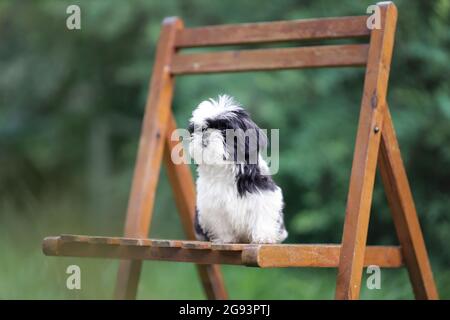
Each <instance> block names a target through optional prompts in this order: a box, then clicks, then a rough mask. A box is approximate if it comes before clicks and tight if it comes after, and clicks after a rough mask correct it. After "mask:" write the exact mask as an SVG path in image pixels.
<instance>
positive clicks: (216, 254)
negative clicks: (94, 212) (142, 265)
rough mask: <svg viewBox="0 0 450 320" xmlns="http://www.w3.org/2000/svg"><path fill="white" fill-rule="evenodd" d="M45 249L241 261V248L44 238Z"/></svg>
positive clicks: (55, 252) (202, 261) (203, 261)
mask: <svg viewBox="0 0 450 320" xmlns="http://www.w3.org/2000/svg"><path fill="white" fill-rule="evenodd" d="M43 251H44V253H45V254H46V255H58V256H66V257H92V258H109V259H127V260H128V259H133V260H136V261H142V260H160V261H178V262H192V263H196V264H231V265H239V264H242V258H241V252H240V251H213V250H204V249H198V248H197V249H187V248H180V247H161V246H143V245H138V244H136V245H134V246H131V245H119V246H117V245H111V244H103V243H102V244H101V243H92V242H89V241H86V242H79V241H73V242H67V241H62V240H61V239H60V238H59V237H48V238H45V239H44V243H43Z"/></svg>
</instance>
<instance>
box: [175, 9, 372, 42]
mask: <svg viewBox="0 0 450 320" xmlns="http://www.w3.org/2000/svg"><path fill="white" fill-rule="evenodd" d="M366 20H367V16H355V17H340V18H322V19H308V20H291V21H276V22H263V23H245V24H234V25H217V26H206V27H197V28H185V29H183V30H180V31H179V32H178V35H177V40H176V43H175V45H176V46H177V47H178V48H186V47H206V46H220V45H236V44H251V43H262V42H265V43H269V42H281V41H298V40H305V39H308V40H309V39H339V38H353V37H364V36H369V34H370V30H369V29H367V26H366Z"/></svg>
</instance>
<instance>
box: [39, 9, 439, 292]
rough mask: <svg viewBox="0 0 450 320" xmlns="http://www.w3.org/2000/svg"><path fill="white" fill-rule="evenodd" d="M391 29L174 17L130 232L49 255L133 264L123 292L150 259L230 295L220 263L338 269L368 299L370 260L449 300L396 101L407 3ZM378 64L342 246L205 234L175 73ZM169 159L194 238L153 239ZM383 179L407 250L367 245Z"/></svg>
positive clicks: (342, 287) (124, 275)
mask: <svg viewBox="0 0 450 320" xmlns="http://www.w3.org/2000/svg"><path fill="white" fill-rule="evenodd" d="M377 5H378V7H379V9H380V13H381V28H380V29H374V30H369V29H367V27H366V19H367V17H366V16H359V17H343V18H329V19H312V20H298V21H280V22H270V23H254V24H241V25H224V26H212V27H200V28H184V27H183V23H182V21H181V20H180V19H178V18H167V19H165V20H164V22H163V25H162V31H161V35H160V39H159V41H158V47H157V53H156V60H155V61H156V62H155V66H154V68H153V74H152V79H151V84H150V89H149V92H150V93H149V97H148V100H147V105H146V109H145V115H144V121H143V127H142V133H141V138H140V143H139V150H138V155H137V161H136V168H135V173H134V177H133V184H132V188H131V194H130V199H129V204H128V210H127V218H126V226H125V237H123V238H115V237H88V236H70V235H62V236H59V237H48V238H46V239H44V243H43V247H44V253H45V254H47V255H58V256H77V257H103V258H116V259H123V260H122V261H121V263H120V267H119V273H118V278H117V286H116V294H115V296H116V298H118V299H133V298H135V296H136V292H137V286H138V280H139V274H140V270H141V266H142V261H143V260H167V261H180V262H194V263H196V264H197V267H198V272H199V275H200V279H201V281H202V284H203V287H204V289H205V292H206V295H207V297H208V298H210V299H226V298H227V293H226V290H225V286H224V282H223V278H222V275H221V272H220V269H219V264H237V265H246V266H256V267H337V268H338V275H337V285H336V299H358V298H359V292H360V286H361V278H362V271H363V267H364V266H367V265H370V264H375V265H379V266H380V267H389V268H398V267H401V266H403V265H406V267H407V268H408V271H409V275H410V279H411V282H412V286H413V290H414V294H415V296H416V298H418V299H437V298H438V293H437V290H436V286H435V283H434V280H433V275H432V271H431V267H430V263H429V260H428V255H427V251H426V248H425V243H424V240H423V236H422V232H421V229H420V224H419V220H418V216H417V212H416V209H415V206H414V201H413V197H412V194H411V190H410V187H409V184H408V180H407V176H406V173H405V169H404V166H403V162H402V159H401V155H400V150H399V147H398V142H397V139H396V136H395V131H394V127H393V124H392V119H391V116H390V113H389V108H388V104H387V102H386V94H387V87H388V78H389V71H390V70H389V69H390V64H391V57H392V51H393V44H394V34H395V28H396V20H397V9H396V7H395V5H394V4H393V3H392V2H381V3H379V4H377ZM353 37H367V38H369V37H370V42H369V44H344V45H324V46H312V47H297V48H276V49H273V48H272V49H253V50H232V51H218V52H207V53H191V54H186V53H182V52H180V50H181V49H183V48H189V47H208V46H223V45H243V44H254V43H269V42H286V41H299V40H306V39H340V38H353ZM339 66H366V75H365V81H364V92H363V98H362V103H361V111H360V117H359V124H358V131H357V136H356V145H355V151H354V157H353V164H352V171H351V178H350V187H349V193H348V199H347V209H346V215H345V223H344V231H343V238H342V243H341V244H340V245H287V244H286V245H285V244H281V245H252V244H247V245H244V244H227V245H213V244H211V243H208V242H200V241H192V240H194V239H195V236H194V228H193V217H194V210H195V188H194V183H193V179H192V175H191V172H190V169H189V167H188V166H187V165H185V164H181V165H175V164H174V163H173V162H172V161H171V160H170V150H171V149H172V146H173V145H174V143H175V142H173V141H171V139H170V134H171V133H172V131H173V130H174V129H176V123H175V120H174V116H173V114H172V111H171V103H172V95H173V88H174V78H175V76H176V75H180V74H198V73H210V72H239V71H252V70H275V69H294V68H313V67H314V68H315V67H339ZM163 159H164V162H165V164H166V166H167V171H168V174H169V180H170V183H171V185H172V188H173V192H174V195H175V201H176V205H177V207H178V211H179V213H180V217H181V220H182V223H183V227H184V230H185V233H186V235H187V237H188V239H190V240H191V241H181V240H157V239H147V236H148V231H149V228H150V222H151V216H152V211H153V204H154V198H155V192H156V186H157V183H158V178H159V171H160V167H161V162H162V160H163ZM377 164H378V168H379V170H380V172H381V176H382V180H383V185H384V188H385V191H386V194H387V198H388V202H389V206H390V208H391V211H392V214H393V220H394V224H395V228H396V232H397V236H398V239H399V242H400V246H398V247H373V246H367V245H366V239H367V230H368V225H369V216H370V207H371V202H372V192H373V187H374V180H375V171H376V169H377Z"/></svg>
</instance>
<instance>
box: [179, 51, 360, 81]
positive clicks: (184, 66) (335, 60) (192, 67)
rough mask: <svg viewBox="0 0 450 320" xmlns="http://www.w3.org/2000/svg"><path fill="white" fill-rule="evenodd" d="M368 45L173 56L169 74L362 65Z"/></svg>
mask: <svg viewBox="0 0 450 320" xmlns="http://www.w3.org/2000/svg"><path fill="white" fill-rule="evenodd" d="M368 50H369V45H367V44H347V45H328V46H313V47H300V48H276V49H255V50H236V51H222V52H207V53H192V54H182V53H178V54H175V56H174V57H173V61H172V66H171V73H172V74H196V73H211V72H237V71H255V70H274V69H296V68H317V67H338V66H364V65H365V64H366V62H367V54H368Z"/></svg>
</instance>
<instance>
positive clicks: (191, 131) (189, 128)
mask: <svg viewBox="0 0 450 320" xmlns="http://www.w3.org/2000/svg"><path fill="white" fill-rule="evenodd" d="M188 131H189V133H190V134H192V133H193V132H194V124H193V123H192V122H191V123H189V126H188Z"/></svg>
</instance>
